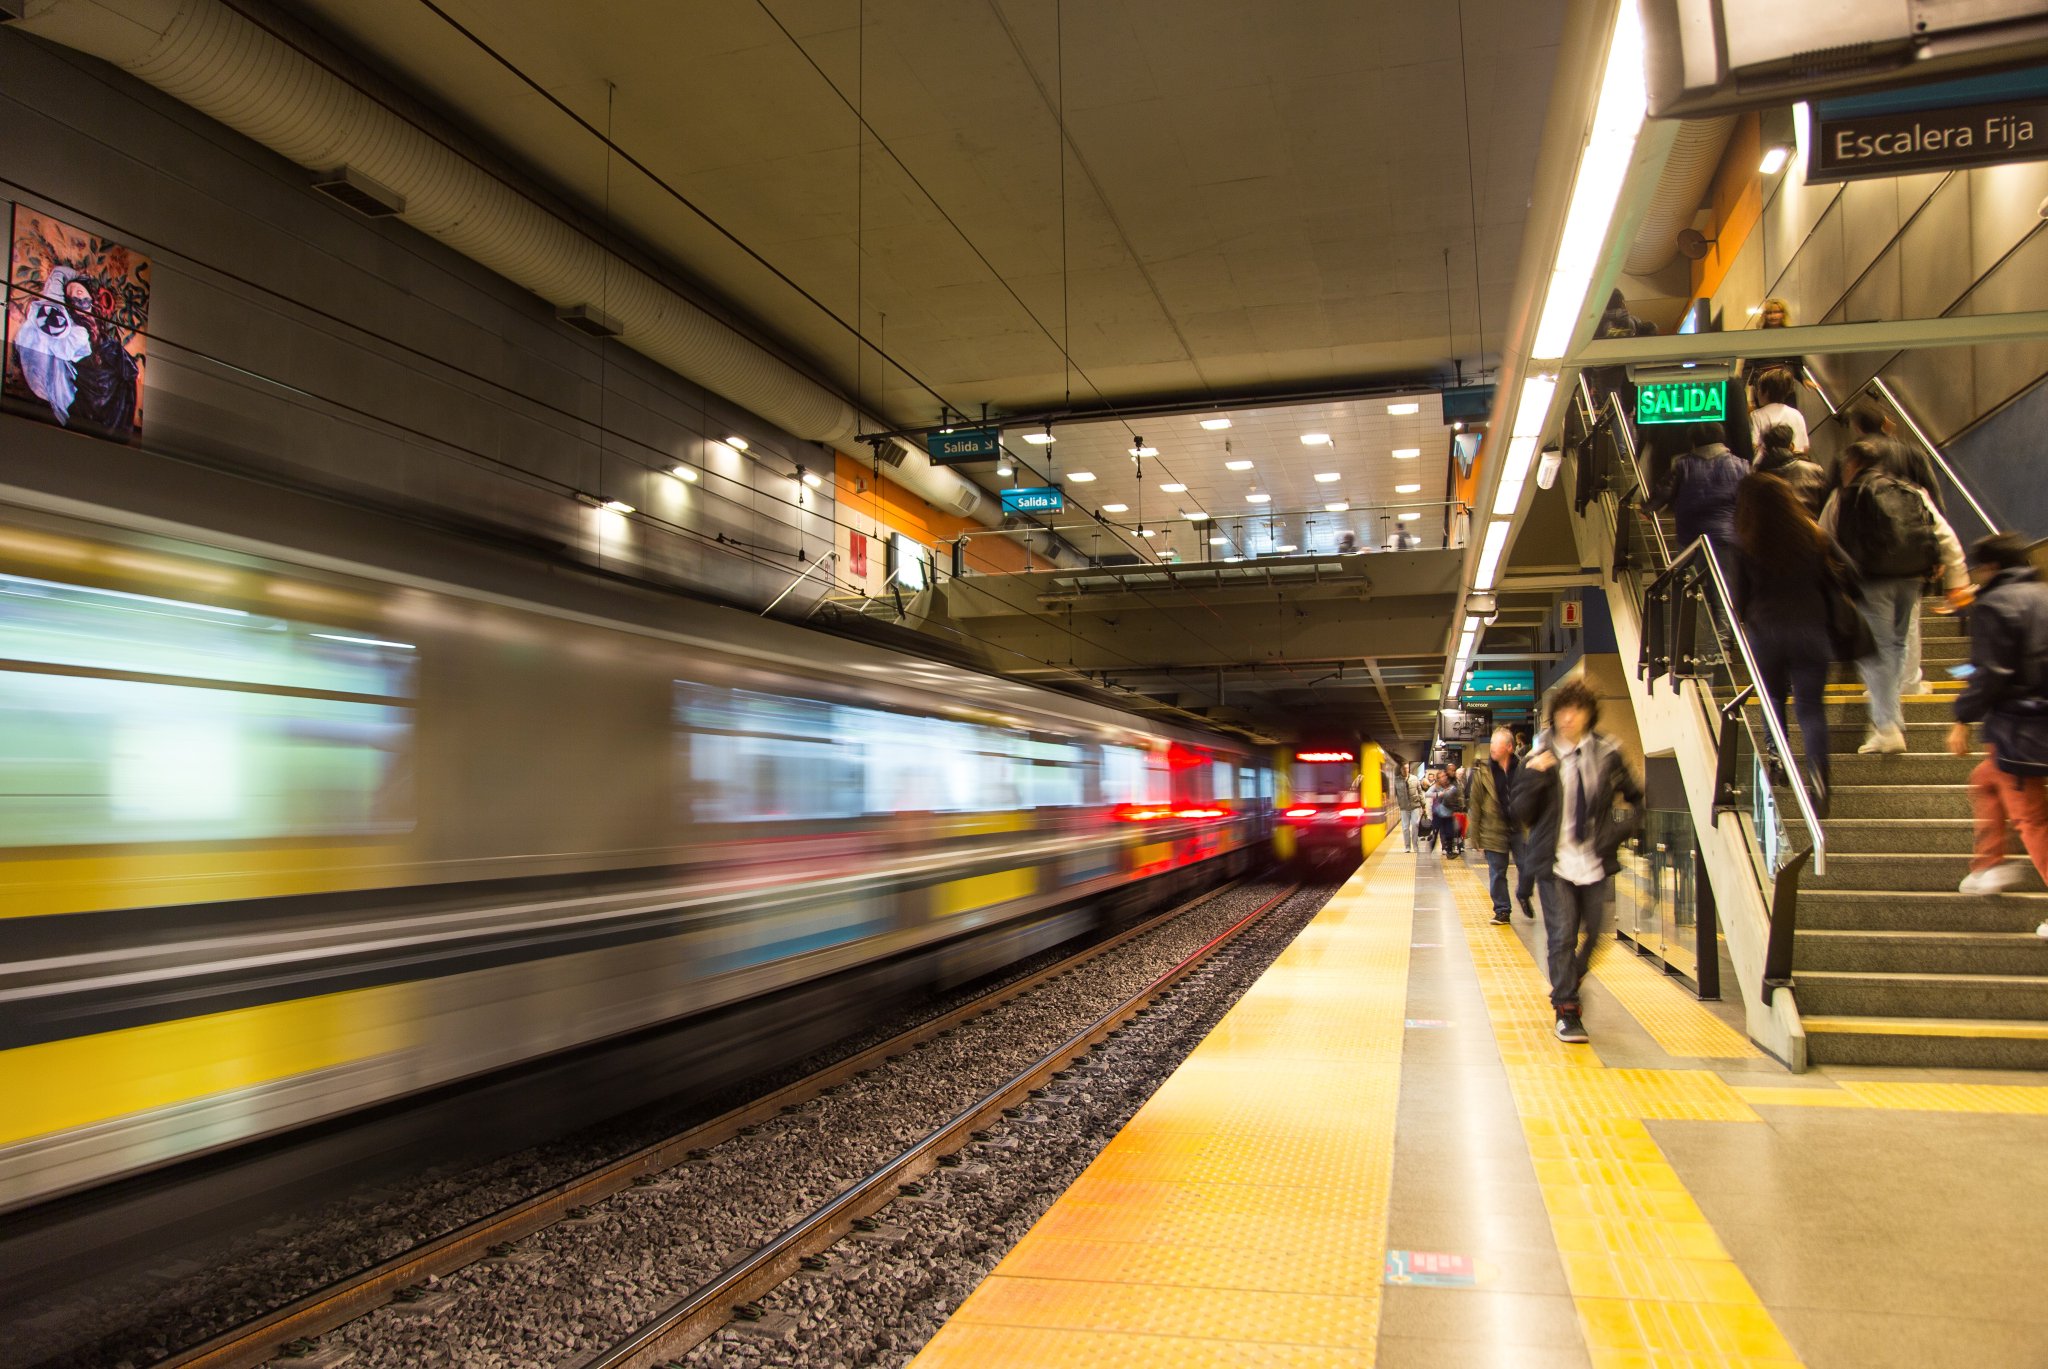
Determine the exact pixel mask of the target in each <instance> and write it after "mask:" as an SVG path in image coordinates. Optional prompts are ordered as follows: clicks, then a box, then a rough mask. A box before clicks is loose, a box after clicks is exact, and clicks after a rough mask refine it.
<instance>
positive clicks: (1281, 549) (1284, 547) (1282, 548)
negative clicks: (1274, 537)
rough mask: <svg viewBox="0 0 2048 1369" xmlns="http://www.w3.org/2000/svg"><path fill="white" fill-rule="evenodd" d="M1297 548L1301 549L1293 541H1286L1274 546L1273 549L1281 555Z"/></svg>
mask: <svg viewBox="0 0 2048 1369" xmlns="http://www.w3.org/2000/svg"><path fill="white" fill-rule="evenodd" d="M1296 550H1299V548H1297V547H1296V546H1295V545H1294V543H1292V542H1284V543H1282V544H1281V545H1279V546H1277V547H1275V548H1273V551H1274V552H1275V553H1276V554H1277V555H1280V556H1285V555H1286V554H1287V553H1288V552H1290V551H1296Z"/></svg>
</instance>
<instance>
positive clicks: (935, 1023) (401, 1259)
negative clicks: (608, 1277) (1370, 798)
mask: <svg viewBox="0 0 2048 1369" xmlns="http://www.w3.org/2000/svg"><path fill="white" fill-rule="evenodd" d="M1244 882H1245V879H1243V878H1240V879H1235V880H1231V881H1228V882H1227V883H1224V884H1222V885H1219V886H1218V887H1217V888H1214V889H1211V890H1209V891H1208V892H1206V893H1204V894H1201V895H1199V896H1197V897H1195V898H1192V899H1189V900H1188V901H1186V902H1184V903H1181V904H1178V905H1176V906H1175V907H1172V908H1168V909H1166V910H1165V911H1164V912H1160V913H1156V914H1154V915H1153V916H1151V917H1149V918H1147V919H1145V920H1144V921H1143V922H1140V923H1138V924H1137V925H1135V926H1133V927H1129V928H1126V929H1125V930H1124V931H1122V932H1119V933H1117V934H1116V935H1115V936H1112V937H1110V938H1108V939H1107V940H1104V941H1100V942H1097V943H1095V944H1094V945H1092V946H1089V947H1086V948H1085V949H1083V950H1081V951H1079V952H1077V953H1076V954H1074V955H1072V956H1069V957H1067V958H1065V959H1063V960H1061V961H1059V962H1057V963H1055V964H1053V965H1050V966H1047V967H1046V968H1045V969H1043V970H1040V971H1038V972H1037V973H1035V974H1032V975H1028V976H1026V977H1025V978H1023V979H1020V980H1017V981H1016V982H1015V983H1011V984H1006V985H1003V986H1002V987H1001V988H999V989H995V990H993V991H991V992H989V993H987V994H984V995H982V996H981V997H979V998H976V999H973V1000H972V1001H970V1002H967V1003H963V1004H961V1005H960V1006H959V1007H957V1008H954V1009H953V1010H951V1011H950V1012H946V1013H943V1014H941V1015H940V1016H938V1017H935V1018H932V1019H930V1020H929V1021H926V1022H921V1023H919V1024H917V1025H916V1026H913V1027H910V1028H907V1029H905V1030H904V1031H901V1032H899V1033H897V1034H896V1035H894V1036H892V1037H890V1038H888V1039H887V1040H885V1041H882V1042H879V1043H878V1044H876V1045H873V1046H870V1047H868V1048H867V1049H866V1050H863V1051H860V1052H859V1053H857V1054H855V1055H851V1056H848V1057H847V1058H846V1059H844V1060H839V1061H835V1062H833V1063H832V1064H830V1065H827V1066H826V1067H825V1068H823V1069H821V1070H818V1071H817V1072H815V1073H813V1074H809V1075H806V1076H804V1077H803V1078H802V1079H798V1080H795V1081H793V1082H791V1083H789V1084H786V1085H784V1086H783V1087H782V1088H779V1089H776V1090H774V1091H773V1092H771V1093H767V1094H764V1095H762V1096H761V1097H759V1098H756V1099H754V1100H753V1101H751V1102H748V1103H745V1104H743V1105H741V1106H740V1107H737V1108H734V1109H732V1110H731V1111H729V1112H726V1113H722V1114H720V1115H719V1116H717V1117H714V1118H712V1119H711V1120H709V1121H706V1122H702V1123H699V1124H698V1125H696V1126H694V1127H691V1128H690V1129H689V1130H687V1131H683V1132H679V1133H677V1134H676V1135H674V1136H670V1137H668V1138H666V1139H664V1140H661V1141H657V1142H655V1143H654V1144H652V1145H649V1146H645V1147H642V1148H641V1149H639V1150H636V1151H634V1152H633V1153H631V1154H629V1155H626V1156H622V1157H621V1158H619V1159H617V1160H612V1161H609V1162H607V1163H606V1164H604V1165H601V1166H599V1167H598V1168H596V1169H593V1170H590V1171H588V1172H586V1173H584V1174H581V1175H578V1176H577V1177H575V1178H573V1179H569V1180H566V1181H564V1182H563V1183H560V1184H557V1185H555V1186H554V1187H552V1188H549V1189H546V1190H543V1191H542V1192H540V1193H536V1194H532V1195H530V1196H528V1197H525V1198H522V1199H519V1200H518V1201H516V1202H514V1203H512V1204H510V1205H508V1206H506V1207H504V1208H501V1209H500V1210H499V1211H497V1212H495V1213H492V1214H490V1215H489V1216H486V1217H481V1218H478V1219H477V1220H476V1221H473V1222H471V1223H469V1224H468V1225H466V1226H463V1227H459V1228H457V1229H456V1230H454V1231H451V1232H447V1233H444V1234H442V1235H440V1236H435V1237H432V1238H430V1239H428V1240H426V1241H423V1242H421V1243H420V1244H419V1245H416V1246H414V1247H413V1248H412V1249H410V1250H408V1251H406V1252H405V1253H403V1254H401V1255H396V1256H393V1257H392V1258H391V1259H388V1260H385V1261H383V1262H381V1263H379V1264H376V1265H373V1266H371V1267H370V1268H368V1269H364V1270H361V1271H359V1272H357V1273H355V1274H351V1275H348V1276H347V1277H345V1278H342V1279H340V1280H338V1281H336V1282H335V1283H332V1284H329V1285H328V1286H327V1287H325V1288H321V1289H318V1290H316V1291H314V1292H312V1293H309V1294H306V1295H305V1296H304V1297H301V1298H298V1299H295V1300H294V1301H292V1302H290V1303H287V1304H285V1305H284V1306H283V1307H280V1308H277V1309H275V1310H273V1311H271V1312H268V1313H264V1314H263V1315H261V1316H258V1317H256V1318H254V1319H252V1320H250V1321H248V1322H245V1323H243V1324H242V1325H240V1326H237V1327H234V1328H232V1329H230V1330H228V1331H225V1332H222V1333H221V1334H219V1335H217V1336H214V1337H213V1338H211V1339H209V1340H206V1341H203V1342H201V1343H200V1344H198V1345H196V1346H193V1347H191V1348H189V1349H186V1350H183V1351H180V1352H179V1353H177V1354H174V1355H172V1356H170V1357H169V1358H168V1359H165V1360H161V1361H159V1364H160V1366H161V1369H253V1366H256V1365H261V1364H266V1363H268V1362H269V1361H270V1360H271V1359H273V1358H274V1357H275V1356H276V1355H277V1354H278V1353H279V1352H280V1351H281V1350H283V1349H284V1348H285V1347H286V1346H288V1345H290V1344H292V1343H293V1342H294V1341H298V1340H302V1339H307V1338H310V1337H313V1336H318V1335H321V1334H324V1333H325V1332H328V1331H331V1330H333V1329H335V1328H336V1327H338V1326H342V1325H344V1324H346V1323H348V1322H351V1321H354V1320H355V1319H356V1318H358V1317H361V1316H364V1315H366V1314H367V1313H370V1312H373V1311H375V1310H376V1309H377V1308H379V1307H382V1306H384V1305H386V1304H387V1303H390V1302H392V1301H394V1299H395V1298H396V1295H397V1294H398V1293H399V1291H400V1290H401V1289H405V1288H409V1287H411V1286H413V1285H415V1284H417V1283H419V1282H420V1281H422V1280H424V1279H430V1278H438V1277H440V1276H442V1275H445V1274H450V1273H453V1272H454V1271H456V1270H458V1269H462V1268H464V1267H466V1266H468V1265H471V1264H474V1263H476V1262H477V1261H478V1260H481V1259H484V1258H486V1257H488V1256H490V1255H491V1254H492V1253H493V1248H494V1247H497V1246H500V1245H505V1244H509V1243H511V1242H514V1241H517V1240H520V1239H522V1238H524V1237H526V1236H529V1235H532V1234H533V1233H534V1232H536V1231H539V1230H542V1229H543V1228H546V1227H549V1226H552V1225H554V1224H555V1223H556V1222H559V1221H561V1220H562V1219H563V1218H565V1217H567V1216H568V1215H569V1213H570V1210H571V1209H573V1208H580V1207H587V1206H589V1205H590V1204H592V1203H595V1202H600V1201H602V1200H603V1199H605V1198H608V1197H611V1196H612V1195H613V1194H616V1193H620V1192H623V1191H625V1190H626V1189H628V1188H631V1187H632V1186H633V1184H634V1181H635V1180H637V1179H639V1178H640V1177H641V1176H642V1175H647V1174H655V1173H659V1172H661V1171H662V1170H667V1169H673V1168H674V1167H675V1166H677V1165H679V1164H682V1163H684V1162H685V1161H687V1160H689V1159H690V1158H691V1152H692V1151H698V1150H708V1149H709V1148H711V1147H712V1146H715V1145H718V1144H719V1143H720V1142H723V1141H726V1140H729V1139H730V1138H732V1137H733V1136H736V1135H738V1134H739V1132H740V1130H741V1128H743V1127H749V1126H753V1125H755V1124H756V1123H759V1122H763V1121H766V1120H768V1119H769V1118H771V1117H774V1116H776V1115H777V1114H779V1113H780V1112H782V1111H783V1109H784V1108H786V1107H790V1106H794V1105H797V1104H800V1103H802V1102H805V1101H808V1100H809V1099H811V1098H814V1097H817V1096H818V1095H820V1094H822V1093H824V1092H825V1091H826V1090H827V1089H830V1088H835V1087H837V1086H838V1085H840V1084H843V1083H845V1082H846V1081H847V1080H849V1079H851V1078H853V1077H854V1076H855V1075H856V1074H859V1073H861V1072H862V1071H863V1070H869V1069H873V1068H874V1067H876V1066H878V1065H881V1064H884V1063H886V1062H887V1061H889V1060H891V1059H894V1058H896V1057H898V1056H900V1055H902V1054H904V1053H905V1052H906V1051H909V1050H912V1049H915V1048H916V1046H917V1045H918V1044H919V1043H920V1042H921V1041H924V1040H927V1039H929V1038H932V1037H936V1036H937V1035H938V1034H939V1033H941V1032H944V1031H950V1030H952V1029H953V1028H954V1027H957V1026H959V1025H961V1024H962V1023H965V1022H969V1021H972V1020H974V1019H975V1018H978V1017H981V1016H982V1015H984V1014H986V1013H989V1012H993V1011H995V1010H996V1009H998V1008H1001V1007H1003V1006H1005V1005H1007V1004H1009V1003H1010V1002H1012V1001H1014V1000H1015V999H1017V998H1020V997H1022V996H1023V995H1024V994H1026V993H1029V992H1030V991H1031V990H1033V989H1035V988H1038V987H1039V986H1040V985H1042V984H1044V983H1046V982H1047V981H1049V980H1052V979H1055V978H1057V977H1058V976H1060V975H1062V974H1065V973H1066V972H1067V971H1068V970H1071V969H1073V968H1075V967H1076V966H1079V965H1083V964H1086V963H1087V962H1089V961H1091V960H1094V959H1095V958H1097V957H1098V956H1101V955H1105V954H1107V953H1108V952H1110V951H1112V950H1115V949H1116V948H1117V947H1119V946H1122V945H1124V944H1125V943H1127V942H1129V941H1132V940H1135V939H1136V938H1138V937H1141V936H1143V935H1145V934H1146V933H1147V932H1150V931H1153V930H1155V929H1157V928H1159V927H1161V926H1163V925H1164V924H1166V923H1167V922H1170V921H1172V920H1173V919H1174V918H1177V917H1179V916H1181V915H1182V914H1185V913H1189V912H1192V911H1194V910H1195V909H1196V908H1199V907H1201V906H1202V905H1203V904H1205V903H1208V902H1210V901H1212V900H1214V899H1217V898H1221V897H1222V896H1223V895H1224V894H1227V893H1229V892H1230V891H1231V890H1233V889H1235V888H1237V887H1238V886H1239V885H1241V884H1243V883H1244ZM1299 887H1300V886H1298V885H1296V886H1293V887H1291V888H1290V889H1289V890H1288V891H1287V892H1286V893H1283V894H1282V895H1281V896H1280V899H1285V898H1288V897H1291V896H1292V894H1293V893H1294V892H1295V890H1296V889H1298V888H1299ZM1279 901H1280V900H1278V899H1276V900H1274V903H1277V902H1279ZM1272 906H1274V904H1273V903H1268V904H1266V905H1264V906H1263V907H1262V908H1261V909H1260V910H1259V911H1260V912H1264V911H1265V909H1266V908H1269V907H1272ZM1253 916H1257V914H1253ZM1243 925H1244V924H1243V922H1239V923H1237V924H1235V925H1234V926H1233V927H1232V928H1231V933H1234V932H1235V931H1236V930H1237V927H1241V926H1243ZM1231 933H1226V934H1225V935H1229V934H1231ZM1214 944H1215V943H1213V942H1212V943H1211V945H1214ZM849 1220H850V1219H849Z"/></svg>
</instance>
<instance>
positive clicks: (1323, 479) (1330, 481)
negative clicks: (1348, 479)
mask: <svg viewBox="0 0 2048 1369" xmlns="http://www.w3.org/2000/svg"><path fill="white" fill-rule="evenodd" d="M1343 478H1344V477H1343V475H1342V474H1340V473H1339V472H1337V471H1317V472H1316V483H1317V484H1318V485H1334V484H1336V483H1337V482H1338V481H1339V480H1342V479H1343Z"/></svg>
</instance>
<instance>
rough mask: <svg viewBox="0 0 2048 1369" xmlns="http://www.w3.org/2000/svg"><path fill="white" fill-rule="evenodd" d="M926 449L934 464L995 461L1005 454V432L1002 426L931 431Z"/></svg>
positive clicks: (926, 442)
mask: <svg viewBox="0 0 2048 1369" xmlns="http://www.w3.org/2000/svg"><path fill="white" fill-rule="evenodd" d="M924 449H925V451H926V452H927V453H928V454H929V455H930V456H931V459H932V464H933V465H934V466H957V465H959V464H960V463H961V462H963V461H993V460H994V459H995V458H996V457H998V456H1001V455H1002V454H1003V433H1002V429H1000V428H955V429H953V430H952V431H951V432H938V433H929V434H927V435H926V436H925V439H924Z"/></svg>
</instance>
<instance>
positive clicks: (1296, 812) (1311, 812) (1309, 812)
mask: <svg viewBox="0 0 2048 1369" xmlns="http://www.w3.org/2000/svg"><path fill="white" fill-rule="evenodd" d="M1286 815H1287V816H1288V817H1290V818H1312V817H1314V816H1315V815H1316V810H1315V809H1313V808H1290V809H1288V810H1287V814H1286Z"/></svg>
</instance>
